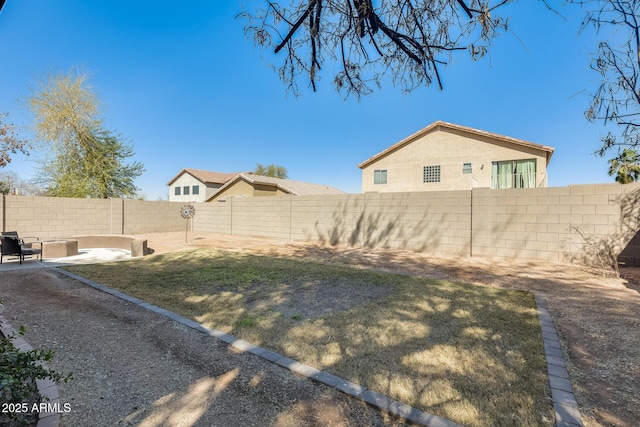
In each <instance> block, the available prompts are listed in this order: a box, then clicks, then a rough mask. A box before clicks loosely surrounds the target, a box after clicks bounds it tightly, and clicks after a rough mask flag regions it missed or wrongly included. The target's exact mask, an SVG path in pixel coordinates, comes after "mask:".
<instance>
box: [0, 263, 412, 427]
mask: <svg viewBox="0 0 640 427" xmlns="http://www.w3.org/2000/svg"><path fill="white" fill-rule="evenodd" d="M0 299H1V300H3V302H4V303H5V306H6V309H5V312H4V316H5V317H6V318H7V320H8V321H9V322H10V323H11V324H12V325H13V326H14V328H18V327H19V326H20V325H25V326H26V327H27V328H28V331H27V334H26V336H25V339H26V340H27V341H28V342H29V343H30V344H31V345H32V346H33V347H34V348H40V347H45V348H52V349H54V350H55V352H56V356H55V357H54V361H53V362H52V363H50V366H51V367H52V368H54V369H56V370H58V371H61V372H64V373H66V372H69V371H73V373H74V380H73V381H71V382H69V383H67V384H60V385H59V386H58V387H59V391H60V396H61V402H62V403H63V404H65V403H68V404H70V406H71V412H70V413H67V414H64V415H63V416H62V418H61V425H62V426H126V425H136V426H154V427H155V426H236V425H246V426H258V425H259V426H266V425H274V426H315V425H318V426H332V425H336V426H370V425H373V426H375V425H389V426H399V425H404V424H403V423H402V422H401V421H399V420H397V419H392V418H389V417H388V416H386V415H384V414H381V413H379V412H378V411H376V410H374V409H372V408H370V407H368V406H367V405H365V404H363V403H362V402H359V401H356V400H354V399H351V398H349V397H347V396H345V395H343V394H342V393H339V392H336V391H334V390H331V389H329V388H328V387H324V386H322V385H320V384H317V383H314V382H311V381H309V380H305V379H302V378H300V377H297V376H296V375H294V374H292V373H290V372H289V371H287V370H285V369H283V368H280V367H279V366H276V365H273V364H271V363H268V362H266V361H264V360H262V359H260V358H258V357H255V356H253V355H250V354H246V353H241V352H239V351H238V350H234V349H232V348H230V347H228V346H227V345H226V344H224V343H222V342H220V341H218V340H216V339H214V338H211V337H209V336H207V335H205V334H202V333H199V332H197V331H194V330H192V329H189V328H187V327H185V326H183V325H180V324H177V323H176V322H174V321H172V320H170V319H167V318H166V317H163V316H161V315H158V314H156V313H152V312H149V311H147V310H144V309H141V308H139V307H137V306H135V305H133V304H130V303H127V302H125V301H122V300H120V299H118V298H115V297H113V296H111V295H107V294H105V293H102V292H100V291H97V290H94V289H92V288H89V287H87V286H84V285H82V284H80V283H78V282H76V281H74V280H71V279H69V278H67V277H65V276H63V275H61V274H60V273H57V272H56V271H55V270H52V269H39V270H30V271H26V270H22V271H7V272H2V275H1V277H0Z"/></svg>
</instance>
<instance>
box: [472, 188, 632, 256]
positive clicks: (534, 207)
mask: <svg viewBox="0 0 640 427" xmlns="http://www.w3.org/2000/svg"><path fill="white" fill-rule="evenodd" d="M639 191H640V184H627V185H624V186H623V185H620V184H599V185H575V186H568V187H549V188H532V189H510V190H489V189H476V190H474V191H473V221H472V255H475V256H496V257H505V258H526V259H547V260H550V261H557V262H560V261H580V262H589V263H591V262H593V261H594V259H595V258H598V257H603V256H605V254H604V252H603V251H607V248H611V249H612V250H613V251H614V252H615V253H617V254H619V253H621V252H622V250H623V249H624V247H625V246H626V245H627V244H628V243H629V241H630V240H631V239H632V238H633V236H634V235H635V233H636V232H637V231H638V227H639V223H638V220H637V217H638V216H637V211H638V205H639V204H640V203H638V202H639V201H640V196H638V194H640V193H639Z"/></svg>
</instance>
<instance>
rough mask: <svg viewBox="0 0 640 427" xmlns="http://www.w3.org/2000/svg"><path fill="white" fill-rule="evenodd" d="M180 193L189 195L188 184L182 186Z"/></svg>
mask: <svg viewBox="0 0 640 427" xmlns="http://www.w3.org/2000/svg"><path fill="white" fill-rule="evenodd" d="M182 194H183V195H185V196H188V195H189V186H188V185H185V186H184V187H182Z"/></svg>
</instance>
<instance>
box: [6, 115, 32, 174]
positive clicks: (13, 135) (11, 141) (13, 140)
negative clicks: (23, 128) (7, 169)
mask: <svg viewBox="0 0 640 427" xmlns="http://www.w3.org/2000/svg"><path fill="white" fill-rule="evenodd" d="M8 116H9V113H2V112H0V167H4V166H7V164H9V163H10V162H11V154H16V153H17V152H18V151H19V152H21V153H23V154H27V155H28V154H29V151H28V149H29V148H30V146H29V143H28V142H27V141H26V140H24V139H20V138H19V137H18V133H17V131H16V127H15V126H14V125H13V124H11V123H7V121H6V118H7V117H8Z"/></svg>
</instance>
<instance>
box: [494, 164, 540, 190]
mask: <svg viewBox="0 0 640 427" xmlns="http://www.w3.org/2000/svg"><path fill="white" fill-rule="evenodd" d="M535 187H536V160H535V159H527V160H508V161H506V162H493V163H492V164H491V188H494V189H499V188H535Z"/></svg>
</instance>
